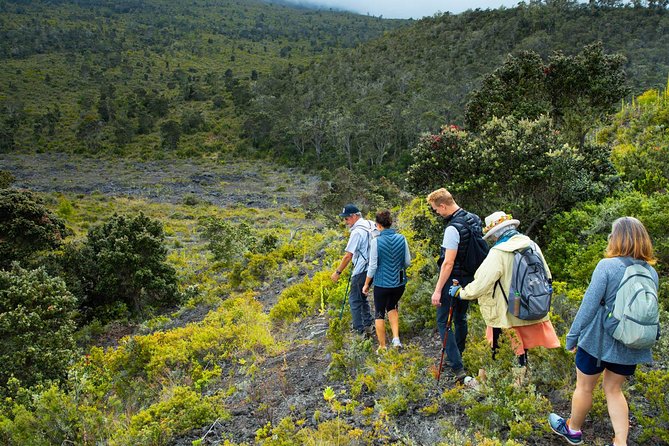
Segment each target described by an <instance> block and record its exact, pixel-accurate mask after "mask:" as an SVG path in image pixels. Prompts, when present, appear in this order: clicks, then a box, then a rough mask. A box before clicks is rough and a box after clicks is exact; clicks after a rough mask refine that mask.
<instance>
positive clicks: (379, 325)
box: [374, 319, 386, 348]
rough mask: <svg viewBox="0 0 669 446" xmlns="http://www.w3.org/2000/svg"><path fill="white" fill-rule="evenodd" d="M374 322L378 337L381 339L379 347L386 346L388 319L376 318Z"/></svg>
mask: <svg viewBox="0 0 669 446" xmlns="http://www.w3.org/2000/svg"><path fill="white" fill-rule="evenodd" d="M374 324H375V326H376V338H377V339H378V340H379V347H381V348H386V321H385V320H384V319H376V320H375V321H374Z"/></svg>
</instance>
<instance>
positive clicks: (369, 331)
mask: <svg viewBox="0 0 669 446" xmlns="http://www.w3.org/2000/svg"><path fill="white" fill-rule="evenodd" d="M374 331H375V330H374V326H372V325H368V326H366V327H365V329H364V330H363V333H364V334H365V336H368V337H370V338H371V337H372V336H374Z"/></svg>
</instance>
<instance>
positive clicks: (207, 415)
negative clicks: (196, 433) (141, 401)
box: [112, 387, 216, 446]
mask: <svg viewBox="0 0 669 446" xmlns="http://www.w3.org/2000/svg"><path fill="white" fill-rule="evenodd" d="M214 419H216V410H215V408H214V406H213V404H212V403H211V402H210V401H208V400H207V399H206V398H201V397H200V396H198V395H197V394H196V393H195V392H193V391H192V390H191V389H188V388H185V387H176V388H174V389H171V390H170V392H169V394H168V395H166V396H165V397H164V399H163V400H162V401H160V402H158V403H156V404H153V405H152V406H150V407H148V408H146V409H144V410H142V411H141V412H139V413H138V414H136V415H134V416H133V417H132V418H131V419H130V425H129V426H128V429H127V431H124V430H121V431H119V432H118V434H117V436H116V438H114V439H113V440H112V442H114V443H116V442H118V444H125V445H138V446H139V445H146V446H159V445H163V444H166V443H167V442H168V440H169V439H170V438H172V437H173V436H174V435H177V434H183V433H186V432H188V431H189V430H191V429H192V428H193V427H196V426H204V425H205V424H207V423H210V422H211V420H214Z"/></svg>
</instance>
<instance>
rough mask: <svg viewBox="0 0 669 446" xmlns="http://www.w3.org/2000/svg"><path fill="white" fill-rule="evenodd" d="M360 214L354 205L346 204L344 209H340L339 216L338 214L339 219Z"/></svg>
mask: <svg viewBox="0 0 669 446" xmlns="http://www.w3.org/2000/svg"><path fill="white" fill-rule="evenodd" d="M358 212H360V209H358V208H357V207H356V206H355V205H354V204H347V205H346V206H344V209H342V211H341V214H339V216H340V217H342V218H343V217H348V216H350V215H353V214H357V213H358Z"/></svg>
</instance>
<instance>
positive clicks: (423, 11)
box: [288, 0, 520, 19]
mask: <svg viewBox="0 0 669 446" xmlns="http://www.w3.org/2000/svg"><path fill="white" fill-rule="evenodd" d="M288 1H290V2H293V3H297V4H300V3H302V4H312V5H318V6H323V7H326V8H337V9H343V10H347V11H353V12H357V13H360V14H370V15H374V16H383V17H385V18H389V19H390V18H401V19H408V18H414V19H420V18H422V17H425V16H432V15H434V14H435V13H437V12H452V13H459V12H462V11H466V10H467V9H476V8H481V9H487V8H490V9H496V8H499V7H500V6H506V7H513V6H516V5H517V4H518V2H519V1H520V0H408V1H407V0H288Z"/></svg>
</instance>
